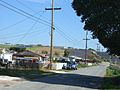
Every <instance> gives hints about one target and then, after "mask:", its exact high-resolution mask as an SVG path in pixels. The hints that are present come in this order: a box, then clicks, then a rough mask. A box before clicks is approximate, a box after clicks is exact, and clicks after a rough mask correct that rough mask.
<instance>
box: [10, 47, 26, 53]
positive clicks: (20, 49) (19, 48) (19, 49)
mask: <svg viewBox="0 0 120 90" xmlns="http://www.w3.org/2000/svg"><path fill="white" fill-rule="evenodd" d="M9 50H13V51H16V52H22V51H25V50H26V48H21V47H10V48H9Z"/></svg>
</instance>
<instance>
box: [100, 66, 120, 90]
mask: <svg viewBox="0 0 120 90" xmlns="http://www.w3.org/2000/svg"><path fill="white" fill-rule="evenodd" d="M102 89H104V90H108V89H112V90H118V89H120V68H118V67H116V66H113V65H112V66H109V67H108V68H107V70H106V77H104V82H103V85H102Z"/></svg>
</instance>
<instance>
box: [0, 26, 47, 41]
mask: <svg viewBox="0 0 120 90" xmlns="http://www.w3.org/2000/svg"><path fill="white" fill-rule="evenodd" d="M42 30H46V28H45V29H42ZM40 31H41V30H36V31H33V32H31V33H29V34H34V33H38V32H40ZM43 32H44V31H43ZM25 34H26V33H19V34H16V35H11V36H7V37H0V39H5V38H9V39H10V38H14V37H20V36H23V35H25Z"/></svg>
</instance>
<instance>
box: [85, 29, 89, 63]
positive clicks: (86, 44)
mask: <svg viewBox="0 0 120 90" xmlns="http://www.w3.org/2000/svg"><path fill="white" fill-rule="evenodd" d="M87 36H88V31H86V39H83V40H85V41H86V43H85V64H87V48H88V40H90V39H88V37H87Z"/></svg>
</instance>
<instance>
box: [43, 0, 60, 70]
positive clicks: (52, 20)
mask: <svg viewBox="0 0 120 90" xmlns="http://www.w3.org/2000/svg"><path fill="white" fill-rule="evenodd" d="M60 9H61V8H54V0H52V8H45V10H52V15H51V40H50V69H51V66H52V59H53V37H54V29H55V28H54V10H60Z"/></svg>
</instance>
